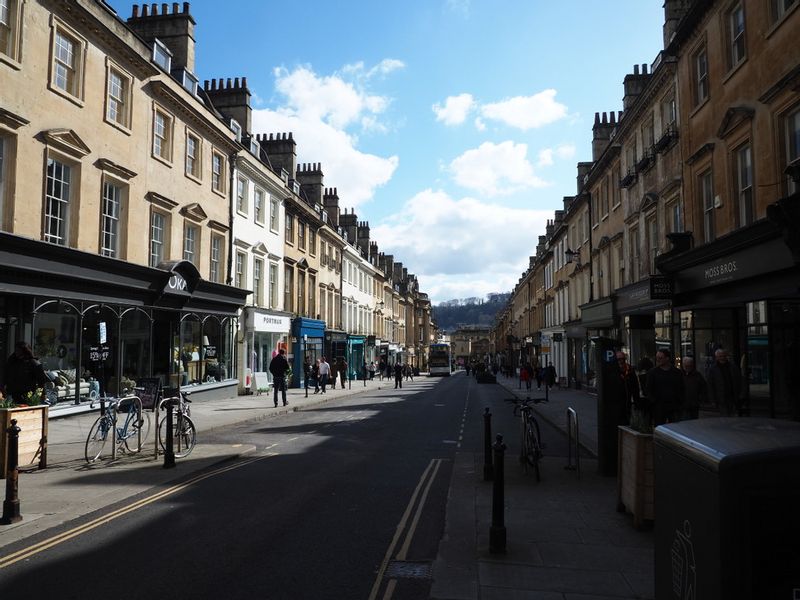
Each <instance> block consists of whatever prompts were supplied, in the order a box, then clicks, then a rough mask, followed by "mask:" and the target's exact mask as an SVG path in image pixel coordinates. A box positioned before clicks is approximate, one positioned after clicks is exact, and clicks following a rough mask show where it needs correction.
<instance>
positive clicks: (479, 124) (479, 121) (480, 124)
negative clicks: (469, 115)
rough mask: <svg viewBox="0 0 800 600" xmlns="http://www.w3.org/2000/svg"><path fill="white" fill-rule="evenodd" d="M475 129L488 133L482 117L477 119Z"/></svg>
mask: <svg viewBox="0 0 800 600" xmlns="http://www.w3.org/2000/svg"><path fill="white" fill-rule="evenodd" d="M475 129H477V130H478V131H486V123H484V122H483V119H481V118H480V117H476V118H475Z"/></svg>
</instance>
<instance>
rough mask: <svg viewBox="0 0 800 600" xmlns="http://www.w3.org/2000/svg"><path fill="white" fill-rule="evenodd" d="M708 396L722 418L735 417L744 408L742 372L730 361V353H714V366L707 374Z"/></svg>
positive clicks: (723, 350)
mask: <svg viewBox="0 0 800 600" xmlns="http://www.w3.org/2000/svg"><path fill="white" fill-rule="evenodd" d="M706 380H707V383H708V395H709V397H710V399H711V401H712V402H713V403H714V406H715V407H716V408H718V409H719V414H720V416H722V417H735V416H737V415H738V414H739V410H740V409H741V407H742V372H741V371H740V370H739V366H738V365H737V364H736V363H735V362H733V361H731V360H729V357H728V351H727V350H725V349H724V348H719V349H718V350H716V351H715V352H714V364H712V365H711V367H709V369H708V373H706Z"/></svg>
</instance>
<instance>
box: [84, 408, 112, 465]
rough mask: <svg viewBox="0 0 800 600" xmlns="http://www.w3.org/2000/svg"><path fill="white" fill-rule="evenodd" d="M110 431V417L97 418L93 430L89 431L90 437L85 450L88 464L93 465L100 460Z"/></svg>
mask: <svg viewBox="0 0 800 600" xmlns="http://www.w3.org/2000/svg"><path fill="white" fill-rule="evenodd" d="M109 431H111V423H110V422H109V420H108V417H106V416H102V417H97V420H96V421H95V422H94V424H93V425H92V428H91V429H89V435H88V437H87V438H86V446H85V448H84V457H85V458H86V462H88V463H91V462H94V461H96V460H97V459H98V458H100V454H101V453H102V452H103V447H104V446H105V445H106V440H107V439H108V432H109Z"/></svg>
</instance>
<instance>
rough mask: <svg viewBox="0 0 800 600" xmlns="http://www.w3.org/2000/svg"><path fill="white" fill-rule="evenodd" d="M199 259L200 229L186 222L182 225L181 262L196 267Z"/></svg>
mask: <svg viewBox="0 0 800 600" xmlns="http://www.w3.org/2000/svg"><path fill="white" fill-rule="evenodd" d="M199 258H200V227H198V226H197V225H196V224H195V223H191V222H186V223H184V225H183V260H188V261H189V262H190V263H192V264H194V265H197V260H198V259H199Z"/></svg>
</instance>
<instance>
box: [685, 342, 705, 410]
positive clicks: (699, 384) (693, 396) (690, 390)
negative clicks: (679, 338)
mask: <svg viewBox="0 0 800 600" xmlns="http://www.w3.org/2000/svg"><path fill="white" fill-rule="evenodd" d="M681 368H682V369H683V386H684V388H686V390H685V394H686V398H685V401H684V406H683V418H684V419H696V418H698V417H699V416H700V406H701V405H702V404H705V403H706V402H707V401H708V384H707V383H706V380H705V379H704V378H703V376H702V375H701V374H700V371H698V370H697V369H696V368H695V364H694V358H692V357H691V356H685V357H684V358H683V360H682V361H681Z"/></svg>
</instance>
